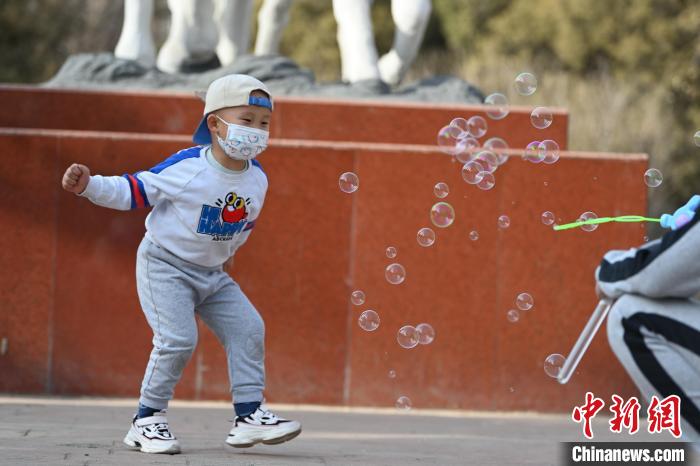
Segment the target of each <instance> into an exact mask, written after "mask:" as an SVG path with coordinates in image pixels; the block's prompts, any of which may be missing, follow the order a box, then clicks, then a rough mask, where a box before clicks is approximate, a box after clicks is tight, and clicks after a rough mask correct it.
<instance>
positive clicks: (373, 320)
mask: <svg viewBox="0 0 700 466" xmlns="http://www.w3.org/2000/svg"><path fill="white" fill-rule="evenodd" d="M357 323H358V324H359V326H360V328H361V329H362V330H366V331H368V332H373V331H375V330H377V328H379V314H377V313H376V312H374V311H372V310H367V311H365V312H363V313H362V314H360V317H359V318H358V319H357Z"/></svg>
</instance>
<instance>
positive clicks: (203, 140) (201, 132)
mask: <svg viewBox="0 0 700 466" xmlns="http://www.w3.org/2000/svg"><path fill="white" fill-rule="evenodd" d="M207 116H208V115H204V116H203V117H202V120H201V121H200V122H199V126H197V130H196V131H195V132H194V134H193V135H192V140H193V141H194V143H195V144H200V145H205V144H211V133H210V132H209V128H208V127H207Z"/></svg>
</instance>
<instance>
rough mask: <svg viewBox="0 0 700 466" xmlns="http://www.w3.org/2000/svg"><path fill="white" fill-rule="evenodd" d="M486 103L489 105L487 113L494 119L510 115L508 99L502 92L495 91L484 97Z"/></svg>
mask: <svg viewBox="0 0 700 466" xmlns="http://www.w3.org/2000/svg"><path fill="white" fill-rule="evenodd" d="M484 103H485V104H486V105H488V106H489V109H488V110H486V115H488V117H489V118H491V119H492V120H502V119H503V118H505V117H507V116H508V113H509V112H510V109H509V108H508V99H507V98H506V96H504V95H503V94H501V93H498V92H494V93H493V94H491V95H489V96H488V97H486V99H484Z"/></svg>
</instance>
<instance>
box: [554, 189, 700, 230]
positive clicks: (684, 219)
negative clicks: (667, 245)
mask: <svg viewBox="0 0 700 466" xmlns="http://www.w3.org/2000/svg"><path fill="white" fill-rule="evenodd" d="M698 207H700V194H696V195H694V196H693V197H691V198H690V200H689V201H688V202H686V203H685V205H684V206H682V207H680V208H679V209H678V210H676V211H675V212H674V213H672V214H663V215H662V216H661V218H650V217H643V216H641V215H623V216H621V217H601V218H592V219H589V220H578V221H576V222H572V223H567V224H565V225H554V230H555V231H561V230H570V229H572V228H577V227H580V226H582V225H600V224H601V223H610V222H621V223H632V222H656V223H659V224H661V226H662V227H663V228H670V229H671V230H678V229H679V228H681V227H683V226H684V225H685V224H686V223H688V222H690V221H691V220H692V219H693V217H695V211H696V210H697V208H698Z"/></svg>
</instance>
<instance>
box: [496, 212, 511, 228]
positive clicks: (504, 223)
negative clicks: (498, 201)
mask: <svg viewBox="0 0 700 466" xmlns="http://www.w3.org/2000/svg"><path fill="white" fill-rule="evenodd" d="M509 226H510V217H508V216H507V215H501V216H500V217H498V227H499V228H508V227H509Z"/></svg>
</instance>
